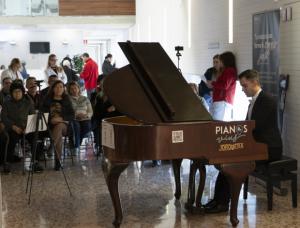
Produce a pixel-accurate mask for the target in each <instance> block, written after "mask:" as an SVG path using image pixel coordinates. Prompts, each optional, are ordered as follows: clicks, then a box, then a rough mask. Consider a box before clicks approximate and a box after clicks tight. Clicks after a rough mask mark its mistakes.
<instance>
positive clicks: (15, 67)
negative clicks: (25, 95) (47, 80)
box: [1, 58, 23, 81]
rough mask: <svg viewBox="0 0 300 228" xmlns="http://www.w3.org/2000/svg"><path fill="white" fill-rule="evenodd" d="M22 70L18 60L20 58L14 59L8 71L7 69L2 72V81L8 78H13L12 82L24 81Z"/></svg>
mask: <svg viewBox="0 0 300 228" xmlns="http://www.w3.org/2000/svg"><path fill="white" fill-rule="evenodd" d="M20 70H21V61H20V59H18V58H14V59H12V60H11V62H10V64H9V66H8V69H6V70H4V71H3V72H2V74H1V81H2V80H3V79H4V78H7V77H9V78H11V79H12V80H15V79H20V80H23V77H22V74H21V72H20Z"/></svg>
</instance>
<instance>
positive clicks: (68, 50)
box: [0, 28, 128, 69]
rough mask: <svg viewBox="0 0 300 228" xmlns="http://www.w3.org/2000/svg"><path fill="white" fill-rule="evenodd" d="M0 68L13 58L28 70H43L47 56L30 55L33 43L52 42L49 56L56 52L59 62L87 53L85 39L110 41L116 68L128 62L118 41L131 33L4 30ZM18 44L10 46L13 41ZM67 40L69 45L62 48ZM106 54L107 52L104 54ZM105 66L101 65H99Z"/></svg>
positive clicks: (117, 31) (0, 45)
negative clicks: (31, 42)
mask: <svg viewBox="0 0 300 228" xmlns="http://www.w3.org/2000/svg"><path fill="white" fill-rule="evenodd" d="M0 37H1V38H0V65H2V64H4V65H6V66H7V65H8V64H9V62H10V60H11V59H12V58H15V57H18V58H20V59H21V60H24V61H26V63H27V68H28V69H44V68H45V67H46V64H47V60H48V54H30V53H29V42H30V41H48V42H50V53H55V54H56V55H57V57H58V59H59V61H60V60H61V59H62V58H64V57H65V56H66V55H67V54H69V55H70V56H71V57H72V56H73V55H76V54H82V53H83V52H85V51H86V46H85V44H84V43H83V40H84V39H86V40H89V39H99V40H101V39H105V40H110V41H111V42H110V43H111V45H110V46H109V50H108V51H110V52H111V53H112V54H113V55H114V57H115V59H116V62H117V65H118V66H123V65H125V64H126V63H127V61H126V59H125V56H124V55H123V53H122V52H121V50H120V48H119V46H118V44H117V42H119V41H126V40H127V39H128V31H127V30H125V29H120V30H104V29H103V30H97V29H95V30H94V31H93V30H84V29H82V30H78V29H47V28H45V29H26V28H24V29H1V30H0ZM11 41H13V42H15V45H11V44H10V42H11ZM63 41H67V42H68V45H63ZM105 54H106V53H105ZM100 64H102V63H100Z"/></svg>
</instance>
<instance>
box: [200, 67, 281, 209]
mask: <svg viewBox="0 0 300 228" xmlns="http://www.w3.org/2000/svg"><path fill="white" fill-rule="evenodd" d="M239 81H240V84H241V86H242V88H243V91H244V93H245V94H246V95H247V97H252V100H251V102H250V104H249V108H248V113H247V119H248V120H255V129H254V130H253V132H252V134H253V138H254V139H255V140H256V141H257V142H261V143H265V144H267V146H268V154H269V159H268V161H258V162H257V164H260V163H266V162H269V161H276V160H279V159H280V158H281V155H282V141H281V136H280V132H279V129H278V126H277V104H276V100H275V99H274V98H273V97H272V96H270V95H269V94H267V93H265V92H264V91H262V89H261V85H260V82H259V73H258V72H257V71H255V70H246V71H244V72H242V73H241V74H240V75H239ZM229 201H230V191H229V184H228V182H227V180H226V177H225V176H224V175H223V174H222V173H221V172H220V173H219V175H218V177H217V180H216V185H215V195H214V199H213V200H212V201H210V202H209V203H208V204H206V205H205V211H206V212H207V213H219V212H225V211H227V210H228V208H229Z"/></svg>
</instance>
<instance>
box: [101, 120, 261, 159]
mask: <svg viewBox="0 0 300 228" xmlns="http://www.w3.org/2000/svg"><path fill="white" fill-rule="evenodd" d="M103 126H107V128H104V129H109V131H110V132H105V130H104V131H103V133H102V135H103V137H104V138H103V140H102V142H103V145H104V146H105V147H104V148H105V150H104V153H105V157H106V158H108V159H109V160H111V161H119V162H122V161H123V162H130V161H142V160H173V159H179V158H189V159H200V158H203V159H206V160H207V161H208V162H209V163H210V164H222V163H228V162H230V163H234V162H243V161H252V160H265V159H267V153H266V146H265V145H264V144H261V143H257V142H255V141H254V140H253V137H252V130H253V128H254V122H253V121H233V122H218V121H201V122H200V121H199V122H178V123H158V124H155V125H153V124H142V123H140V122H138V121H136V120H133V119H130V118H128V117H125V116H122V117H113V118H108V119H105V120H104V121H103ZM111 131H113V132H111ZM107 135H110V137H114V139H113V141H114V145H110V147H108V146H107V145H108V144H106V140H107V138H106V137H105V136H107ZM107 137H109V136H107Z"/></svg>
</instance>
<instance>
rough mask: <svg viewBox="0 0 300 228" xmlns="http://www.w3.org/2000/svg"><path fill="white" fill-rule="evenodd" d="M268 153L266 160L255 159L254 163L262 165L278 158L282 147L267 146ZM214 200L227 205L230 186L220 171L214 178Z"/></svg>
mask: <svg viewBox="0 0 300 228" xmlns="http://www.w3.org/2000/svg"><path fill="white" fill-rule="evenodd" d="M268 154H269V159H268V160H266V161H256V165H263V164H266V163H268V162H272V161H277V160H280V159H281V156H282V148H281V147H279V148H268ZM214 200H216V201H217V202H218V203H219V204H222V205H228V204H229V201H230V186H229V183H228V181H227V179H226V177H225V175H224V174H223V173H222V172H219V174H218V177H217V180H216V184H215V194H214Z"/></svg>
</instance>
